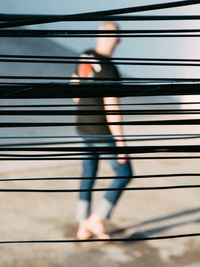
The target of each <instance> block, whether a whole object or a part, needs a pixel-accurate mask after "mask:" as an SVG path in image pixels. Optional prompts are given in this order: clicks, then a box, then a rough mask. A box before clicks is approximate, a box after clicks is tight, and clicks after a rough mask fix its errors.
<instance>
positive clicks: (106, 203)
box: [72, 22, 132, 239]
mask: <svg viewBox="0 0 200 267" xmlns="http://www.w3.org/2000/svg"><path fill="white" fill-rule="evenodd" d="M99 29H100V30H104V31H107V30H114V31H117V30H119V26H118V25H117V24H116V23H114V22H104V23H103V24H102V25H101V26H100V28H99ZM109 34H110V36H109V37H103V36H97V38H96V47H95V49H90V50H86V51H84V52H83V53H82V55H81V56H84V57H88V62H87V63H85V60H84V62H83V63H82V62H81V59H80V62H79V63H78V64H77V66H76V70H75V72H74V73H73V74H72V77H73V78H74V79H73V81H72V82H76V83H77V82H81V81H80V80H79V77H84V78H93V77H94V78H111V79H113V80H117V79H119V78H120V74H119V71H118V69H117V67H116V66H115V65H114V63H112V60H111V56H112V55H113V53H114V51H115V48H116V47H117V45H118V44H119V43H120V38H119V36H116V34H115V35H113V34H112V33H109ZM111 34H112V35H113V36H112V35H111ZM94 62H95V64H94ZM104 62H106V63H107V64H104ZM87 82H90V83H91V81H87ZM87 82H85V85H86V86H87ZM108 86H109V85H108ZM74 101H75V102H76V103H77V107H78V110H80V111H81V110H82V111H86V110H87V111H88V110H94V108H95V110H98V111H100V114H98V115H78V117H77V123H78V124H77V131H78V133H79V135H80V136H81V138H82V140H83V143H84V145H85V146H87V147H124V146H125V140H124V138H123V129H122V126H121V125H119V124H117V125H110V124H109V123H110V122H117V123H120V122H121V121H122V117H121V115H120V106H119V99H118V98H117V97H103V98H91V97H90V98H79V99H77V98H76V99H74ZM108 110H109V111H111V110H112V111H117V114H106V111H108ZM80 122H81V123H84V125H79V123H80ZM88 122H90V123H91V122H92V123H97V124H98V123H100V125H94V126H91V125H86V124H87V123H88ZM108 156H111V155H108ZM112 157H113V159H111V160H109V163H110V164H111V166H112V168H113V169H114V171H115V173H116V178H113V181H112V183H111V185H110V187H109V188H110V189H112V188H117V189H119V190H117V191H112V190H111V191H107V192H106V193H105V194H104V196H103V198H102V199H101V201H100V202H99V204H98V206H97V207H96V208H95V209H93V210H92V208H91V204H92V192H91V191H87V192H83V191H82V192H80V194H79V200H78V205H77V214H76V217H77V220H78V230H77V238H78V239H89V238H91V237H92V236H96V237H98V238H101V239H107V238H110V236H109V234H108V232H107V230H106V222H107V220H108V219H109V218H110V216H111V213H112V211H113V208H114V207H115V206H116V203H117V202H118V200H119V198H120V196H121V194H122V192H123V189H124V188H125V186H126V185H127V184H128V183H129V181H130V180H131V177H132V169H131V163H130V160H129V159H127V155H125V154H118V155H116V154H115V155H112ZM99 158H100V153H98V150H97V151H95V152H94V153H92V154H90V155H87V158H84V159H83V163H82V164H83V166H82V179H81V183H80V189H84V190H88V189H89V190H90V189H92V188H93V186H94V183H95V178H96V175H97V170H98V165H99ZM120 177H121V178H120Z"/></svg>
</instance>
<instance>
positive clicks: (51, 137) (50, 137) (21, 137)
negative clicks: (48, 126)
mask: <svg viewBox="0 0 200 267" xmlns="http://www.w3.org/2000/svg"><path fill="white" fill-rule="evenodd" d="M191 135H192V134H182V133H180V134H179V133H178V134H128V135H127V134H125V135H112V137H113V138H115V137H123V138H124V137H128V138H129V137H136V138H137V137H156V136H157V137H158V136H159V137H163V136H165V137H166V136H168V137H171V136H173V137H177V136H182V137H190V136H191ZM85 137H87V138H91V137H94V135H86V136H85ZM101 137H105V135H98V138H101ZM44 138H45V139H57V138H58V139H59V138H66V139H69V138H78V139H80V136H79V135H70V136H69V135H44V136H43V135H42V136H41V135H40V136H0V139H44Z"/></svg>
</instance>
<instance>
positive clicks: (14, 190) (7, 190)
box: [0, 177, 200, 193]
mask: <svg viewBox="0 0 200 267" xmlns="http://www.w3.org/2000/svg"><path fill="white" fill-rule="evenodd" d="M126 178H127V177H126ZM197 188H200V184H198V185H196V184H195V185H191V184H189V185H172V186H151V187H149V186H148V187H125V188H123V189H119V188H92V189H27V188H0V192H1V193H79V192H108V191H109V192H110V191H151V190H174V189H176V190H177V189H197Z"/></svg>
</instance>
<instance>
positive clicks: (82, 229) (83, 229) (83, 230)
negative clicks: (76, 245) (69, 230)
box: [76, 220, 92, 240]
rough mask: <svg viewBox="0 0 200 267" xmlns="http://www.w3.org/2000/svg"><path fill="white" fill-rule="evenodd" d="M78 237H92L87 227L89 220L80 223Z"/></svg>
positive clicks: (81, 238)
mask: <svg viewBox="0 0 200 267" xmlns="http://www.w3.org/2000/svg"><path fill="white" fill-rule="evenodd" d="M76 237H77V238H78V239H80V240H83V239H90V238H91V237H92V233H91V232H90V231H89V230H88V228H87V220H82V221H81V222H80V223H79V226H78V230H77V233H76Z"/></svg>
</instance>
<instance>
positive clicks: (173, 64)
mask: <svg viewBox="0 0 200 267" xmlns="http://www.w3.org/2000/svg"><path fill="white" fill-rule="evenodd" d="M0 62H7V63H19V62H20V63H46V64H47V63H48V64H77V61H75V60H67V61H63V60H38V59H36V60H30V59H25V60H24V59H1V58H0ZM88 62H90V61H84V60H82V61H81V63H88ZM113 63H115V64H116V65H130V66H133V65H136V66H169V67H170V66H172V67H173V66H180V67H181V66H184V67H187V66H188V67H199V66H200V64H197V63H196V62H194V63H167V62H166V63H162V62H128V61H127V62H126V61H114V62H109V61H107V62H106V61H104V62H101V64H102V65H110V64H113ZM92 64H99V62H94V63H93V62H92ZM72 78H73V77H72Z"/></svg>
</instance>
